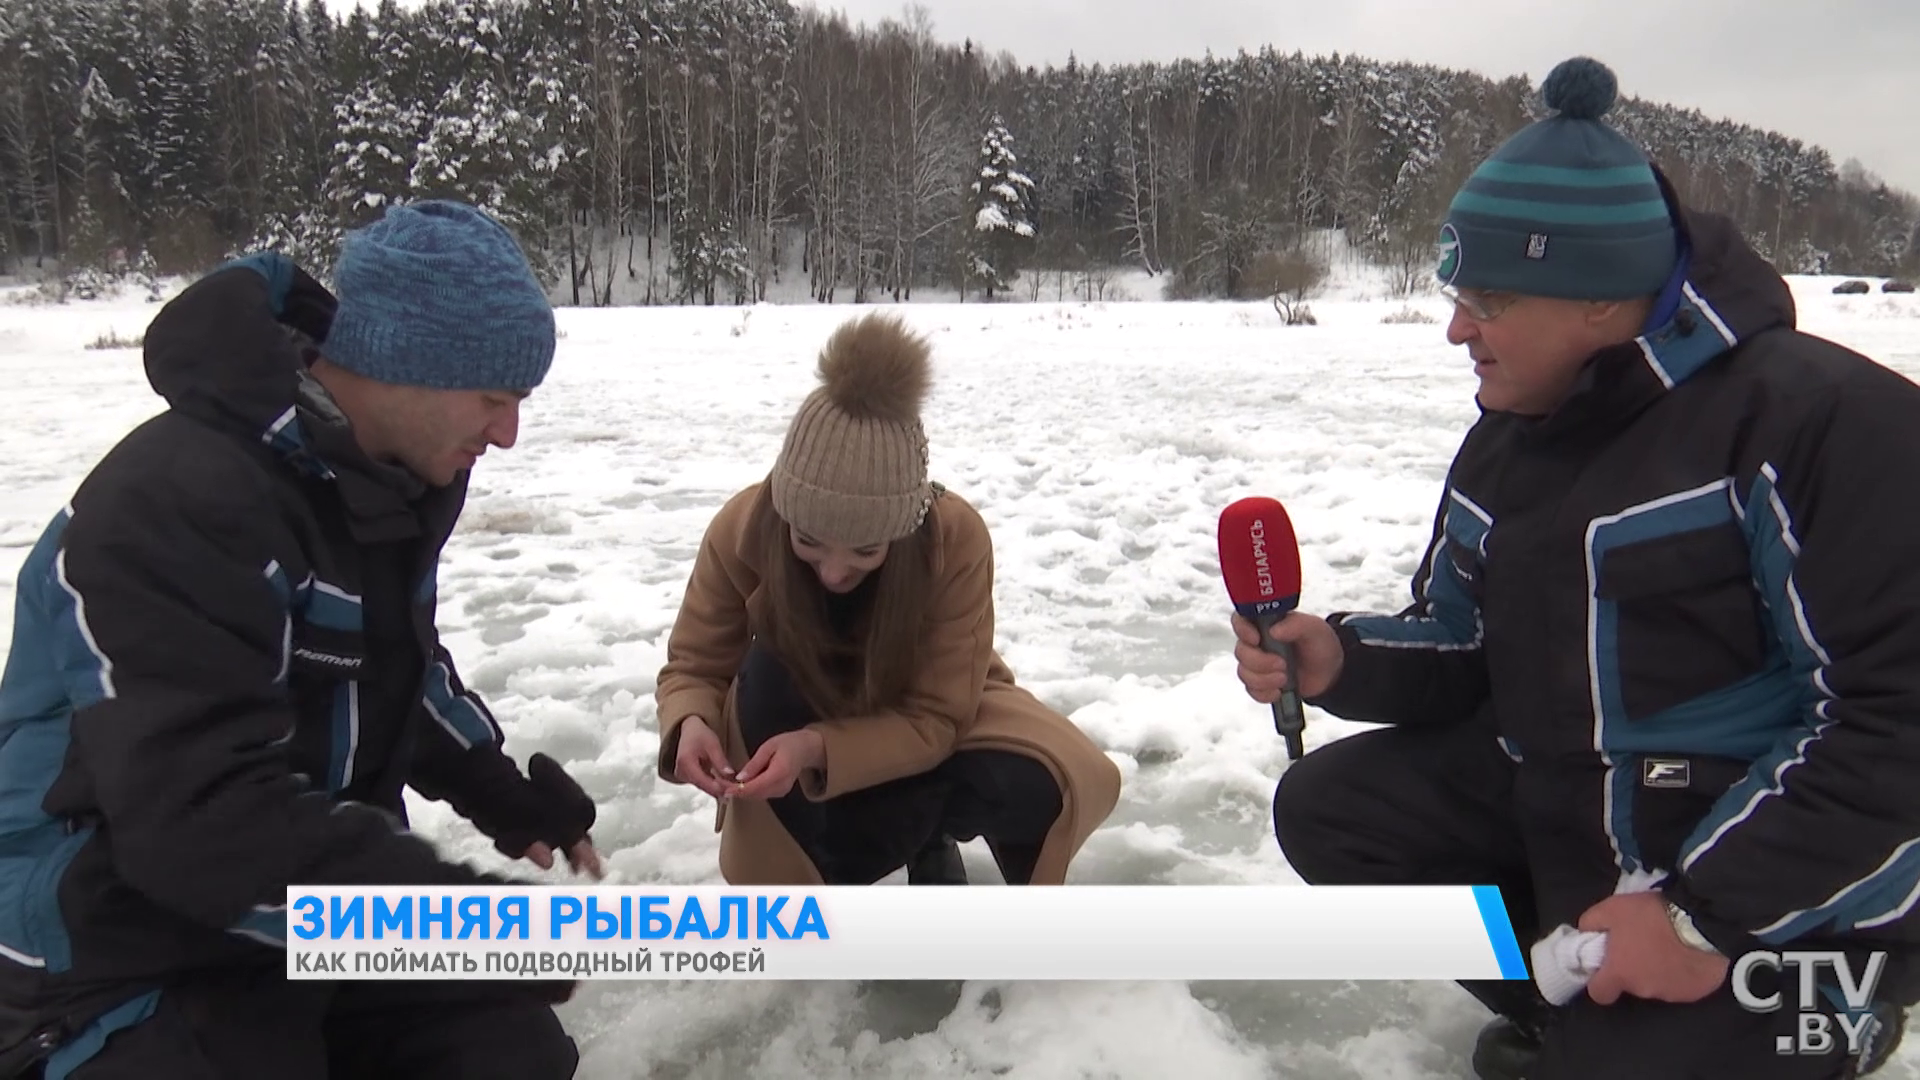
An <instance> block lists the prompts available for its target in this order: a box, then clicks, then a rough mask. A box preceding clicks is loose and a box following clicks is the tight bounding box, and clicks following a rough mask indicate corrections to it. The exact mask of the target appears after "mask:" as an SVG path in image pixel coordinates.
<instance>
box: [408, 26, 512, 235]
mask: <svg viewBox="0 0 1920 1080" xmlns="http://www.w3.org/2000/svg"><path fill="white" fill-rule="evenodd" d="M433 33H434V35H435V40H433V41H432V42H431V44H430V45H429V48H430V50H431V51H432V52H433V53H435V54H436V58H437V59H440V60H442V61H443V62H445V63H446V65H447V66H446V67H444V68H441V69H440V70H441V72H443V73H450V74H451V76H452V81H451V84H450V85H449V86H448V87H447V88H446V90H445V91H444V92H443V93H441V94H439V95H438V97H437V100H436V101H435V102H433V104H432V109H431V113H430V114H428V115H427V116H426V117H425V118H424V119H425V120H426V124H425V128H426V130H425V135H424V137H423V138H422V139H421V140H420V143H419V145H418V146H417V147H415V150H414V160H413V167H412V169H411V170H410V172H409V173H408V177H407V186H408V189H409V192H410V194H411V195H412V196H413V197H414V198H421V199H426V198H446V199H458V200H460V201H462V202H466V203H471V204H472V205H474V206H478V207H480V208H481V209H483V210H485V211H487V212H488V213H490V214H492V215H493V216H494V217H496V218H499V219H500V221H501V222H502V223H503V224H505V225H506V226H507V227H508V228H509V229H510V230H512V231H513V232H514V233H515V234H516V235H517V236H518V237H519V238H520V241H521V245H522V246H523V247H524V248H527V249H528V250H529V254H534V253H537V252H544V249H545V243H544V239H545V238H544V236H542V235H539V234H540V229H539V225H540V223H541V221H542V217H543V215H542V208H541V205H540V202H541V195H542V194H543V193H542V191H541V187H540V183H539V180H540V174H539V170H538V166H539V155H540V148H539V147H538V146H537V141H538V139H539V136H540V130H539V123H538V121H537V120H536V119H535V118H534V117H532V116H530V115H529V114H528V113H527V112H526V111H525V110H524V109H523V108H522V107H521V104H520V102H518V101H516V100H515V96H516V91H515V87H516V86H517V85H521V84H522V81H521V80H518V79H516V78H515V77H514V76H515V74H516V73H515V72H514V70H513V67H514V65H513V63H512V59H513V58H512V57H511V56H510V54H509V51H508V48H507V45H506V42H505V39H504V36H503V34H502V32H501V26H500V17H499V15H497V14H496V12H495V11H494V10H493V8H492V7H491V5H487V4H484V3H461V4H459V5H458V6H457V7H455V8H454V9H453V13H452V19H451V20H450V21H449V22H448V23H446V24H443V25H436V26H435V29H434V32H433Z"/></svg>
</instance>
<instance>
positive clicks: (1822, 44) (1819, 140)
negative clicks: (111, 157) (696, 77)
mask: <svg viewBox="0 0 1920 1080" xmlns="http://www.w3.org/2000/svg"><path fill="white" fill-rule="evenodd" d="M329 2H330V3H331V4H333V5H334V6H335V8H336V9H337V10H345V9H346V8H347V7H348V6H350V5H352V4H353V3H354V2H355V0H329ZM401 2H402V3H407V2H408V0H401ZM797 2H798V3H799V4H800V5H801V6H814V7H821V8H827V9H832V10H839V11H844V12H845V13H846V14H847V16H848V17H849V18H850V19H852V20H853V21H855V22H877V21H879V20H880V19H884V18H888V17H897V16H899V15H900V14H901V12H902V11H903V10H904V0H797ZM922 5H923V6H924V7H926V9H927V11H928V13H929V14H930V15H931V16H932V19H933V27H934V34H935V35H936V36H937V37H939V38H941V39H942V40H948V41H953V42H956V43H957V42H959V41H961V40H962V39H964V38H972V39H973V41H974V43H975V46H976V47H977V48H984V49H986V50H988V51H989V52H999V51H1003V50H1004V51H1006V52H1010V53H1012V54H1013V55H1014V56H1015V57H1016V58H1017V59H1018V60H1020V61H1021V62H1022V63H1026V64H1033V65H1036V66H1040V65H1045V64H1047V63H1054V64H1060V63H1064V62H1065V61H1066V58H1067V54H1068V53H1069V52H1072V53H1074V54H1076V55H1077V56H1078V57H1079V58H1080V60H1081V62H1082V63H1095V62H1105V63H1117V62H1126V61H1131V60H1173V59H1178V58H1180V57H1183V56H1185V57H1193V58H1196V59H1197V58H1199V57H1200V56H1202V55H1204V54H1205V52H1206V51H1207V50H1208V49H1212V50H1213V51H1214V53H1215V54H1216V55H1228V56H1230V55H1232V54H1234V53H1235V52H1238V51H1239V50H1241V49H1246V50H1247V51H1249V52H1253V51H1256V50H1258V49H1259V48H1260V47H1261V46H1262V45H1268V44H1271V45H1272V46H1273V47H1274V48H1275V49H1278V50H1279V51H1281V52H1293V51H1294V50H1296V49H1298V50H1300V51H1301V52H1304V53H1306V54H1307V55H1309V56H1311V55H1315V54H1327V53H1333V52H1340V53H1358V54H1360V55H1362V56H1366V57H1370V58H1373V59H1376V60H1388V61H1392V60H1410V61H1414V62H1418V63H1431V64H1438V65H1441V66H1444V67H1452V68H1459V69H1465V70H1470V71H1477V72H1480V73H1482V74H1485V75H1489V76H1492V77H1495V78H1499V77H1504V76H1507V75H1516V74H1525V75H1528V76H1531V77H1532V78H1533V80H1534V81H1535V83H1538V82H1539V80H1540V79H1542V78H1544V77H1545V76H1546V73H1547V72H1548V70H1550V69H1551V68H1552V67H1553V65H1554V64H1555V63H1557V62H1559V61H1560V60H1563V59H1566V58H1567V57H1569V56H1574V55H1579V54H1586V55H1591V56H1594V57H1596V58H1598V59H1600V60H1602V61H1604V62H1605V63H1607V64H1608V65H1609V66H1611V67H1612V68H1613V69H1614V71H1615V73H1617V74H1618V75H1619V77H1620V89H1621V93H1622V94H1630V95H1635V96H1638V97H1643V98H1649V99H1652V100H1656V101H1665V102H1669V103H1671V104H1675V105H1679V106H1682V107H1688V108H1698V109H1700V110H1702V111H1703V112H1705V113H1706V114H1707V115H1709V116H1715V117H1721V116H1724V117H1728V118H1730V119H1733V120H1736V121H1739V122H1741V123H1748V124H1753V125H1755V126H1757V127H1762V128H1768V129H1771V130H1775V131H1779V132H1782V133H1784V134H1786V135H1788V136H1791V137H1793V138H1797V139H1801V140H1803V141H1805V142H1809V143H1815V144H1818V145H1820V146H1824V147H1826V148H1827V150H1828V152H1829V153H1831V154H1832V155H1833V160H1834V164H1835V165H1836V166H1837V165H1840V164H1842V163H1844V162H1845V161H1846V160H1847V159H1848V158H1849V157H1855V158H1859V159H1860V161H1861V163H1862V164H1864V165H1865V166H1866V167H1867V168H1868V169H1870V170H1871V171H1873V172H1875V173H1877V174H1879V175H1880V176H1881V177H1883V178H1884V179H1886V180H1887V181H1888V182H1890V183H1893V184H1896V185H1898V186H1900V187H1903V188H1905V189H1907V190H1908V191H1911V192H1914V193H1916V194H1920V0H1759V2H1757V3H1756V2H1754V0H1560V2H1558V3H1553V2H1550V0H1546V2H1543V0H1473V2H1470V3H1460V2H1439V3H1436V2H1434V0H922ZM369 6H371V4H369ZM1768 10H1771V11H1773V12H1775V14H1766V12H1767V11H1768ZM1015 135H1016V138H1017V137H1018V133H1017V132H1016V133H1015Z"/></svg>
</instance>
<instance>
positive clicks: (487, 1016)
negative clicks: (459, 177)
mask: <svg viewBox="0 0 1920 1080" xmlns="http://www.w3.org/2000/svg"><path fill="white" fill-rule="evenodd" d="M335 280H336V288H337V290H338V294H337V295H335V294H334V293H330V292H329V291H328V290H327V289H325V288H323V287H322V286H321V285H320V284H319V283H318V282H317V281H315V280H314V279H313V278H312V277H310V276H309V275H308V274H307V273H305V272H304V271H303V270H301V269H300V268H299V267H296V266H295V265H293V264H292V263H291V262H289V261H288V260H287V259H286V258H284V257H282V256H279V255H274V254H259V255H253V256H249V257H247V258H244V259H240V260H237V261H235V262H233V263H230V264H228V265H226V266H224V267H222V268H220V269H219V270H216V271H215V272H214V273H212V274H210V275H208V276H207V277H205V278H202V279H201V280H199V281H197V282H195V283H194V284H193V285H192V286H190V287H189V288H187V289H186V290H185V291H184V292H182V293H181V294H180V295H179V296H178V297H176V298H175V299H174V300H173V301H172V302H170V303H169V304H167V306H166V307H165V308H164V309H162V310H161V312H160V314H159V315H158V317H157V318H155V319H154V321H153V324H152V325H151V326H150V327H149V328H148V331H147V335H146V367H147V376H148V380H149V381H150V382H151V384H152V386H153V388H154V390H155V391H156V392H158V393H159V394H160V395H161V396H162V397H164V398H165V399H166V400H167V403H168V405H169V406H170V408H169V409H168V410H167V411H166V412H165V413H163V414H161V415H160V416H158V417H156V418H154V419H153V420H150V421H148V422H147V423H145V424H143V425H142V426H141V427H139V428H138V429H137V430H135V431H134V432H133V433H131V434H130V435H128V436H127V437H126V438H125V439H124V440H123V441H122V442H121V443H120V444H119V445H118V446H117V447H115V448H114V449H113V450H112V451H111V452H109V453H108V454H107V456H106V457H105V458H104V459H103V460H102V461H101V462H100V463H99V464H98V465H97V466H96V467H95V468H94V470H93V471H92V473H91V474H90V475H89V476H88V477H87V478H86V479H85V480H84V481H83V482H82V483H81V484H80V486H79V488H78V490H77V491H76V492H75V494H74V496H73V500H72V502H71V503H70V504H69V505H68V506H67V507H66V508H65V509H63V510H62V511H61V512H60V513H59V514H58V515H56V516H55V518H54V520H53V522H52V523H51V525H50V526H49V527H48V528H47V530H46V532H45V533H44V534H43V536H42V537H41V539H40V541H39V543H38V544H37V545H36V546H35V547H34V548H33V550H32V552H31V553H30V554H29V555H28V557H27V559H26V562H25V564H24V565H23V566H22V568H21V571H20V576H19V589H18V594H17V595H18V600H17V607H16V615H15V627H14V639H13V647H12V651H11V653H10V654H9V656H8V659H7V667H6V672H5V676H4V679H3V680H0V881H4V882H7V883H9V884H10V889H9V891H7V892H6V895H5V896H4V898H3V899H0V1076H23V1075H37V1076H43V1077H44V1078H45V1080H64V1078H66V1077H73V1078H76V1080H118V1078H122V1077H126V1078H131V1077H152V1076H182V1077H184V1076H196V1077H199V1076H205V1077H235V1078H238V1077H265V1076H272V1077H276V1078H290V1080H306V1078H311V1080H321V1078H324V1077H349V1076H351V1077H368V1078H380V1077H395V1078H398V1077H409V1078H442V1077H444V1078H447V1080H452V1078H455V1077H459V1078H463V1080H474V1078H499V1080H508V1078H512V1080H550V1078H564V1077H569V1076H571V1075H572V1074H573V1070H574V1066H575V1063H576V1061H577V1053H576V1051H575V1048H574V1045H573V1042H572V1040H571V1039H570V1038H568V1036H567V1035H566V1033H565V1032H564V1031H563V1030H562V1028H561V1026H560V1023H559V1020H558V1018H557V1017H556V1016H555V1014H554V1012H553V1006H554V1005H555V1004H557V1003H558V1002H560V1001H563V1000H565V999H566V998H567V997H568V996H569V995H570V994H571V991H572V985H571V983H569V982H558V983H513V982H506V983H498V982H496V983H486V982H444V983H422V982H395V983H380V982H374V983H351V982H341V983H337V984H336V983H325V982H304V981H301V982H293V981H289V980H288V979H287V978H286V974H285V971H286V959H285V952H284V949H285V941H286V933H287V912H286V890H287V887H288V886H290V885H327V884H340V885H373V884H379V885H429V884H447V885H455V884H474V883H483V882H488V881H499V880H501V879H499V878H497V877H495V876H493V875H488V874H483V873H481V872H479V871H477V870H475V869H472V868H470V867H468V866H466V865H464V864H460V863H455V862H452V861H449V860H448V859H446V858H444V857H442V856H441V855H440V854H439V853H438V852H437V851H436V850H435V849H434V848H433V847H432V846H431V845H429V844H428V843H426V842H425V841H423V840H421V839H418V838H416V837H414V836H412V835H411V834H409V833H408V832H407V831H406V828H405V823H406V807H405V803H404V799H403V796H402V792H403V790H404V789H405V788H408V787H411V788H412V789H413V790H414V791H416V792H418V793H419V794H421V795H422V796H424V797H426V798H429V799H436V800H443V801H445V802H447V803H449V804H450V805H451V806H452V807H453V808H454V809H455V810H456V811H457V812H459V813H460V814H461V815H462V816H464V817H465V818H466V819H468V820H469V821H471V822H472V823H473V824H474V825H475V826H476V827H477V828H478V829H479V830H480V831H481V832H482V833H484V834H485V835H486V836H488V837H489V838H490V839H491V840H492V841H493V843H494V845H495V847H497V848H498V849H499V850H500V851H501V852H502V853H503V854H505V855H507V856H510V857H513V858H526V859H529V860H531V861H532V862H534V863H536V864H537V865H539V866H541V867H542V868H551V867H552V866H553V865H554V861H555V855H556V853H560V854H563V855H564V857H565V858H566V860H567V861H568V863H569V864H570V865H571V866H572V867H573V868H574V869H575V870H576V871H585V872H588V873H592V874H594V875H596V876H597V875H598V874H599V856H598V854H597V853H596V852H595V850H594V847H593V844H592V841H591V840H590V839H589V838H588V830H589V829H590V828H591V827H592V825H593V821H594V817H595V807H594V803H593V800H592V799H590V798H589V797H587V795H586V794H585V793H584V792H583V791H582V790H581V789H580V787H579V785H577V784H576V783H574V782H573V780H572V779H571V778H569V777H568V775H567V773H566V771H565V769H563V768H562V767H561V766H560V764H559V763H558V762H556V761H554V760H552V759H551V758H549V757H547V756H546V755H544V754H534V755H533V756H532V757H531V759H530V760H529V761H528V765H527V771H526V773H525V774H523V773H522V772H521V770H520V768H519V766H518V765H517V764H516V763H515V762H514V760H513V759H512V758H510V757H508V756H507V754H506V753H505V752H504V750H503V747H502V737H501V731H500V727H499V725H498V724H497V723H495V721H494V719H493V717H492V715H491V714H490V713H489V712H488V710H487V708H486V706H485V704H483V703H482V702H481V700H480V699H479V698H478V697H477V696H476V695H474V694H473V693H472V692H471V691H469V690H468V689H467V688H466V687H465V686H463V685H462V683H461V681H460V678H459V676H458V675H457V674H456V672H455V669H454V663H453V659H452V657H451V656H449V655H448V653H447V650H446V649H445V648H443V647H442V646H441V644H440V641H439V636H438V634H437V632H436V631H435V628H434V611H435V604H436V599H437V590H436V587H435V568H436V567H437V566H438V564H439V561H440V552H441V548H442V547H443V546H444V545H445V543H446V542H447V538H448V536H449V534H450V533H451V532H452V530H453V527H454V524H455V521H456V520H457V519H458V517H459V515H460V511H461V508H462V506H463V504H464V502H465V498H466V488H467V477H468V470H469V469H471V468H472V467H473V465H474V463H475V462H476V461H477V460H478V459H479V457H480V456H481V455H482V454H484V453H485V452H486V451H487V450H488V448H490V447H501V448H506V447H511V446H512V445H513V444H514V441H515V439H516V437H517V433H518V426H519V410H520V404H521V401H522V400H523V399H524V398H525V397H526V396H527V395H528V394H529V393H531V392H532V391H533V390H534V388H535V387H537V386H539V385H540V383H541V381H542V380H543V379H544V378H545V376H546V373H547V370H548V367H549V366H550V365H551V363H552V360H553V354H554V339H555V332H554V318H553V311H552V309H551V307H550V306H549V305H548V302H547V299H546V295H545V293H544V291H543V290H542V288H541V287H540V283H539V282H538V281H537V280H536V279H535V277H534V275H533V273H532V272H531V270H530V269H529V268H528V265H527V261H526V259H525V257H524V255H523V254H522V252H521V250H520V247H519V245H518V244H517V243H516V242H515V241H514V239H513V237H512V236H511V235H510V234H509V233H508V232H507V230H506V229H504V228H502V227H501V226H500V224H499V223H498V222H496V221H494V220H493V219H491V218H490V217H488V216H487V215H485V214H483V213H481V212H480V211H478V210H475V209H473V208H472V207H468V206H463V205H459V204H456V203H448V202H424V203H418V204H414V205H406V206H396V207H393V208H392V209H390V210H389V211H388V212H387V213H386V214H385V216H384V217H383V218H382V219H381V220H379V221H377V222H375V223H374V224H372V225H371V226H369V227H367V228H366V229H363V230H361V231H359V232H356V233H354V234H352V235H350V236H349V237H348V238H347V240H346V243H345V246H344V249H343V251H342V254H341V258H340V262H339V266H338V268H337V272H336V274H335Z"/></svg>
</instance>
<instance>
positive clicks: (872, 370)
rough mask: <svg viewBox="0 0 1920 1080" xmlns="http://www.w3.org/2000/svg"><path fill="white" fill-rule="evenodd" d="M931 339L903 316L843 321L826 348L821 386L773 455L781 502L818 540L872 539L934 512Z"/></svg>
mask: <svg viewBox="0 0 1920 1080" xmlns="http://www.w3.org/2000/svg"><path fill="white" fill-rule="evenodd" d="M930 354H931V349H930V348H929V346H928V344H927V342H926V340H925V339H924V338H921V337H918V336H916V335H915V334H914V333H912V332H911V331H910V330H908V329H907V326H906V324H905V323H904V322H902V321H901V320H900V319H899V318H898V317H897V316H891V315H881V314H873V315H868V316H865V317H863V318H860V319H856V320H853V321H851V322H848V323H845V324H844V325H842V326H841V327H840V328H839V329H838V330H836V331H834V333H833V336H832V337H831V338H829V339H828V340H827V345H826V348H824V349H823V350H821V352H820V361H819V373H820V384H821V385H820V387H819V388H818V389H816V390H814V391H813V392H812V393H811V394H808V395H807V398H806V400H805V401H804V402H802V403H801V405H800V411H799V412H798V413H797V414H795V415H794V418H793V422H792V424H790V425H789V426H788V428H787V438H786V442H785V444H783V445H782V446H781V447H780V456H779V458H778V459H777V460H775V462H774V465H773V509H774V512H775V513H778V514H779V515H780V517H781V518H782V519H784V520H785V521H786V522H787V524H789V525H791V526H793V527H794V528H795V529H798V530H799V531H801V532H803V533H806V534H808V535H809V536H812V537H813V538H815V539H818V540H825V541H828V542H832V543H839V544H845V545H846V546H848V547H856V548H858V547H867V546H870V545H873V544H880V543H886V542H888V541H892V540H898V539H900V538H901V537H903V536H906V535H908V534H909V533H912V532H913V531H914V530H915V529H918V528H919V527H920V524H921V523H922V522H923V521H925V520H926V516H927V508H928V507H929V506H930V505H931V504H932V502H933V485H932V484H930V483H929V482H928V481H927V460H928V455H927V435H926V431H925V430H924V429H923V428H922V427H921V426H920V406H921V403H922V402H923V401H924V400H925V399H926V396H927V389H928V386H929V384H930V383H931V381H932V366H931V364H930V362H929V356H930Z"/></svg>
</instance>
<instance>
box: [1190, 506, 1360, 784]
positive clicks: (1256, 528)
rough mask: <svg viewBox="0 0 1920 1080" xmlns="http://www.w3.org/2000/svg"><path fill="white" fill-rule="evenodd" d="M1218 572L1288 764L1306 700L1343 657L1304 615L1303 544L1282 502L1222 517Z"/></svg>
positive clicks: (1249, 676) (1243, 654) (1244, 663)
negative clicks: (1282, 739)
mask: <svg viewBox="0 0 1920 1080" xmlns="http://www.w3.org/2000/svg"><path fill="white" fill-rule="evenodd" d="M1219 543H1220V572H1221V575H1222V576H1223V577H1225V578H1226V582H1227V596H1228V598H1229V599H1231V600H1232V601H1233V609H1234V613H1235V614H1234V619H1233V623H1234V633H1235V635H1237V636H1238V637H1239V639H1240V642H1239V644H1238V645H1237V646H1235V648H1234V657H1235V658H1236V659H1237V660H1239V662H1240V671H1239V675H1240V681H1241V683H1243V684H1244V685H1245V686H1246V688H1247V694H1248V695H1249V696H1250V697H1252V698H1253V699H1254V700H1255V701H1258V702H1262V703H1264V704H1271V705H1272V706H1273V721H1274V729H1275V730H1276V731H1278V732H1279V733H1280V734H1281V735H1282V736H1284V737H1285V738H1286V740H1287V757H1288V759H1289V760H1298V759H1299V758H1300V756H1301V755H1302V754H1303V753H1305V746H1304V744H1303V740H1302V737H1301V732H1302V730H1303V728H1304V727H1305V725H1306V717H1305V713H1304V712H1303V710H1302V709H1301V705H1300V697H1301V695H1302V694H1303V693H1304V694H1306V695H1307V696H1312V695H1314V694H1318V693H1321V692H1323V691H1325V690H1326V689H1327V688H1328V687H1330V686H1332V685H1333V681H1334V680H1335V679H1336V678H1338V677H1339V675H1340V667H1341V664H1342V663H1343V661H1344V659H1345V654H1344V652H1343V651H1342V650H1341V648H1340V639H1339V638H1338V637H1337V636H1336V635H1335V634H1334V632H1333V627H1331V626H1329V625H1327V623H1326V620H1324V619H1319V618H1316V617H1314V616H1311V615H1302V614H1299V613H1298V612H1296V611H1295V610H1294V609H1295V608H1296V607H1298V606H1299V604H1300V545H1299V543H1298V541H1296V540H1295V538H1294V533H1293V522H1292V520H1291V519H1289V518H1288V517H1287V511H1286V508H1285V507H1283V506H1281V505H1280V502H1279V500H1277V499H1269V498H1264V497H1255V498H1247V499H1241V500H1239V501H1238V502H1235V503H1234V504H1232V505H1231V506H1228V507H1227V508H1226V509H1225V510H1223V511H1221V513H1220V529H1219Z"/></svg>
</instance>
